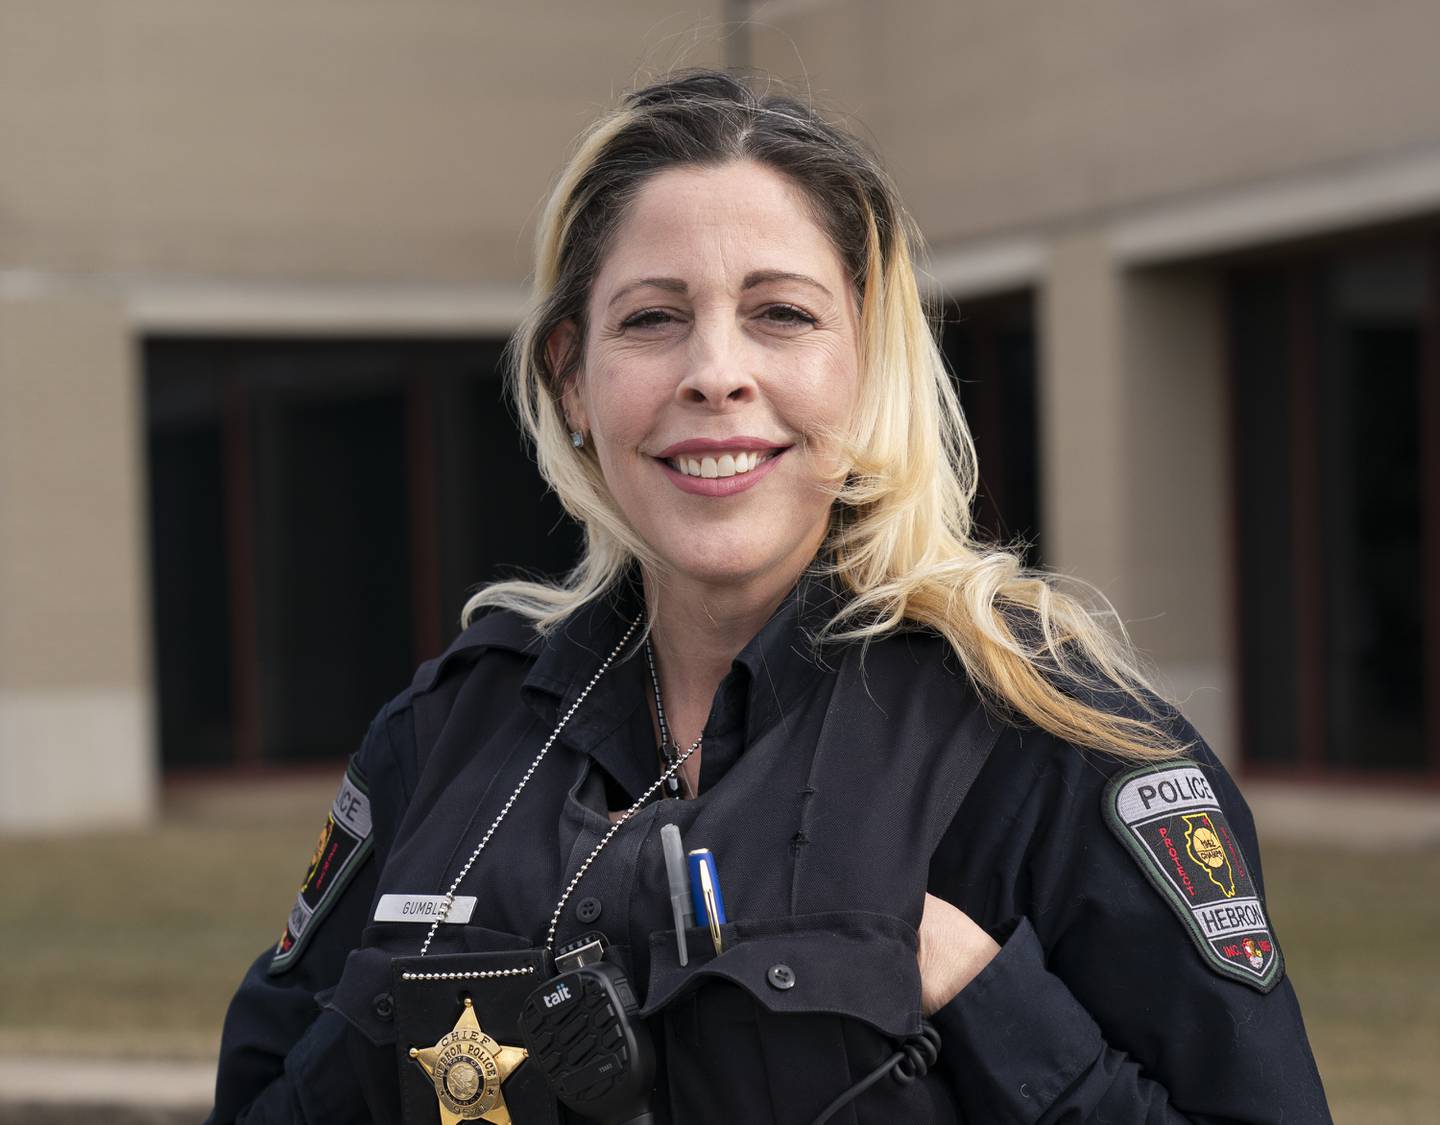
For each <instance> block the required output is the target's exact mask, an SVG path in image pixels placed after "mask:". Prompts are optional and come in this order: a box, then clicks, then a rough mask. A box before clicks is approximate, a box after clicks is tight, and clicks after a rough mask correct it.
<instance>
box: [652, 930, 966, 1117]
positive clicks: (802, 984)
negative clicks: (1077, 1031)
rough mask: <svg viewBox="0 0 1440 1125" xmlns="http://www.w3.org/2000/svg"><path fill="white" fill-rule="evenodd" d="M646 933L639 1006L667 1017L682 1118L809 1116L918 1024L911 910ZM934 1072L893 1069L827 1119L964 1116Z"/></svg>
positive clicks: (669, 1065) (673, 1094) (677, 1112)
mask: <svg viewBox="0 0 1440 1125" xmlns="http://www.w3.org/2000/svg"><path fill="white" fill-rule="evenodd" d="M721 933H722V937H723V941H724V952H723V953H720V954H719V955H716V954H715V952H714V948H713V946H712V944H711V940H710V932H709V930H708V929H703V928H692V929H690V930H688V931H686V938H687V948H688V951H689V964H688V966H686V967H684V968H682V967H681V966H680V963H679V956H678V953H677V950H676V942H675V933H674V931H673V930H671V931H662V932H660V933H656V934H653V935H652V936H651V943H650V975H649V982H648V983H649V987H648V989H647V991H646V1000H645V1005H644V1008H643V1009H642V1011H643V1014H645V1015H647V1016H659V1017H660V1024H661V1026H662V1027H663V1037H664V1050H665V1056H666V1062H665V1073H666V1075H667V1078H668V1083H669V1091H668V1093H669V1101H670V1106H671V1110H672V1113H673V1118H674V1120H675V1121H676V1122H687V1123H690V1122H697V1123H708V1122H717V1123H718V1122H722V1121H729V1122H733V1121H746V1122H757V1123H760V1122H766V1121H773V1122H775V1123H777V1125H808V1123H809V1122H811V1121H813V1120H814V1119H815V1118H816V1117H817V1116H818V1115H819V1114H820V1113H821V1111H822V1110H824V1109H825V1108H826V1106H828V1105H829V1104H830V1103H831V1102H832V1101H833V1100H834V1099H835V1098H836V1097H838V1096H839V1095H840V1094H841V1093H843V1092H844V1091H845V1090H847V1089H848V1088H849V1087H850V1086H851V1085H852V1084H853V1083H855V1082H858V1081H859V1080H861V1079H862V1078H864V1077H865V1076H866V1075H867V1074H868V1073H869V1072H870V1071H872V1070H873V1069H874V1068H875V1067H877V1066H879V1065H880V1064H882V1063H883V1062H884V1061H885V1060H886V1059H887V1058H889V1057H890V1055H891V1054H892V1053H893V1052H894V1050H895V1044H896V1043H897V1042H899V1041H900V1040H903V1039H904V1038H906V1037H907V1036H909V1035H912V1034H914V1033H916V1032H918V1031H919V1028H920V1014H921V1013H920V974H919V969H918V966H917V964H916V940H917V939H916V935H915V931H914V929H913V928H912V927H911V926H910V925H909V924H908V923H906V922H905V921H904V920H903V919H900V918H896V917H892V916H890V915H885V914H875V913H870V912H866V911H859V910H851V911H832V912H827V913H823V914H804V915H792V916H788V917H783V918H773V919H759V920H747V921H737V922H732V923H728V924H726V925H725V926H722V927H721ZM938 1082H939V1079H938V1076H934V1075H930V1076H927V1077H926V1078H924V1079H922V1080H920V1081H917V1082H915V1083H913V1084H910V1085H903V1086H902V1085H901V1084H899V1083H897V1082H895V1081H894V1080H893V1079H891V1078H886V1079H883V1080H882V1081H881V1082H880V1083H879V1084H877V1085H876V1086H875V1087H872V1088H871V1089H870V1090H868V1091H867V1092H865V1093H864V1094H862V1095H860V1097H859V1098H858V1099H856V1100H855V1101H854V1102H852V1103H851V1104H850V1105H849V1106H847V1107H845V1108H844V1109H842V1110H841V1111H840V1113H839V1114H837V1115H836V1116H835V1117H833V1118H831V1120H832V1121H834V1122H837V1123H841V1125H859V1123H862V1122H876V1123H880V1122H887V1123H888V1122H894V1121H933V1122H947V1121H955V1120H957V1118H956V1117H955V1115H954V1110H953V1109H952V1108H950V1107H951V1105H952V1104H953V1099H952V1098H950V1097H949V1096H948V1094H945V1093H944V1091H942V1090H941V1089H939V1087H938V1085H937V1083H938Z"/></svg>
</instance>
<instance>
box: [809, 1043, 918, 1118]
mask: <svg viewBox="0 0 1440 1125" xmlns="http://www.w3.org/2000/svg"><path fill="white" fill-rule="evenodd" d="M939 1057H940V1033H939V1032H938V1031H936V1030H935V1027H934V1025H933V1024H931V1022H930V1021H929V1020H923V1019H922V1020H921V1021H920V1032H919V1034H918V1035H912V1036H910V1038H908V1039H906V1040H905V1042H904V1043H902V1044H900V1049H899V1050H898V1051H896V1052H895V1053H894V1054H893V1055H891V1056H890V1057H889V1058H888V1059H886V1060H885V1061H884V1062H883V1063H881V1064H880V1065H879V1066H877V1067H876V1068H875V1069H874V1070H872V1071H871V1072H870V1073H869V1074H867V1075H866V1076H865V1077H864V1078H862V1079H860V1081H859V1082H857V1083H855V1085H853V1086H851V1087H850V1089H848V1090H846V1091H845V1092H844V1093H843V1094H841V1095H840V1096H839V1097H838V1098H836V1099H835V1100H834V1101H833V1102H831V1103H830V1104H829V1105H828V1106H826V1107H825V1109H824V1111H823V1112H822V1113H821V1114H820V1116H819V1117H817V1118H815V1120H814V1121H813V1122H811V1125H825V1122H827V1121H829V1120H830V1118H832V1117H834V1116H835V1115H836V1114H837V1113H839V1112H840V1111H841V1110H842V1109H844V1108H845V1107H846V1106H847V1105H849V1104H850V1103H851V1102H853V1101H854V1100H855V1099H856V1098H858V1097H859V1096H860V1095H861V1094H863V1093H864V1092H865V1091H866V1090H868V1089H870V1087H871V1086H873V1085H875V1083H877V1082H879V1081H880V1080H881V1079H882V1078H884V1077H885V1075H887V1074H894V1076H895V1081H896V1082H898V1083H899V1084H900V1085H902V1086H908V1085H910V1083H912V1082H914V1081H915V1080H916V1079H917V1078H923V1077H924V1076H925V1075H926V1073H927V1072H928V1071H929V1070H930V1068H931V1067H932V1066H934V1065H935V1060H936V1059H938V1058H939Z"/></svg>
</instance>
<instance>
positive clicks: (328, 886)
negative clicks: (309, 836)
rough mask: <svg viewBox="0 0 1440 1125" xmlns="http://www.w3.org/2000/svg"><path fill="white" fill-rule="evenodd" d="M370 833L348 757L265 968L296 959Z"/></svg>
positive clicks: (359, 779)
mask: <svg viewBox="0 0 1440 1125" xmlns="http://www.w3.org/2000/svg"><path fill="white" fill-rule="evenodd" d="M373 845H374V837H373V833H372V829H371V821H370V790H369V786H367V785H366V783H365V777H364V775H363V774H361V772H360V770H359V768H358V767H357V766H356V765H355V764H354V763H353V762H352V763H351V764H350V767H349V768H348V769H347V770H346V771H345V776H344V777H343V778H341V779H340V791H339V792H338V793H336V794H335V801H334V803H333V804H331V806H330V815H329V816H327V817H326V818H325V826H324V827H323V828H321V829H320V838H319V839H318V840H316V841H315V851H314V853H313V854H312V855H311V856H310V866H309V868H308V870H306V872H305V880H304V882H302V883H301V884H300V892H299V894H297V895H296V896H295V905H294V906H293V907H291V908H290V917H289V919H287V920H286V922H285V932H284V933H283V934H281V935H280V941H279V943H278V944H277V945H276V946H275V953H274V955H273V956H272V957H271V958H270V969H269V971H270V973H271V974H272V975H274V974H275V973H283V972H284V971H285V970H286V969H288V968H290V967H291V966H292V965H294V964H295V962H296V961H297V960H298V959H299V957H300V954H301V952H302V951H303V950H304V949H305V946H306V944H307V943H308V942H309V940H310V935H311V934H313V933H314V932H315V927H316V926H318V925H319V924H320V920H321V919H322V918H324V917H325V915H326V914H327V913H329V911H330V909H331V908H332V907H333V906H334V905H335V902H336V900H337V899H339V897H340V895H341V893H342V892H343V891H344V890H345V887H346V886H347V885H348V884H349V882H350V880H351V879H353V878H354V877H355V872H356V871H358V870H359V869H360V866H361V864H363V863H364V862H365V859H366V857H367V856H369V854H370V849H371V848H372V847H373Z"/></svg>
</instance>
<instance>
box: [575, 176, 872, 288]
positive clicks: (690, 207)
mask: <svg viewBox="0 0 1440 1125" xmlns="http://www.w3.org/2000/svg"><path fill="white" fill-rule="evenodd" d="M762 274H763V275H769V276H768V277H767V278H766V279H767V280H782V278H781V275H784V274H792V275H796V276H797V277H808V278H812V279H814V280H815V281H818V282H819V283H820V284H821V285H823V286H824V287H826V288H827V289H830V290H831V291H834V289H835V288H836V286H837V285H838V284H839V282H840V279H841V278H842V277H843V266H842V264H841V261H840V256H839V255H838V254H837V253H836V251H835V248H834V246H833V245H832V244H831V242H830V239H829V238H828V236H827V235H826V234H825V232H824V231H823V230H822V229H821V228H820V227H819V226H818V225H817V224H816V222H815V220H814V218H813V216H812V214H811V210H810V207H809V206H808V202H807V200H806V198H805V196H804V194H803V192H802V191H801V189H800V188H798V187H797V186H795V185H794V184H793V183H791V182H790V181H789V180H788V179H786V178H785V177H784V176H782V175H780V174H779V173H777V172H775V171H773V170H771V169H769V168H766V167H765V166H763V165H761V164H758V163H755V162H753V161H735V162H732V163H729V164H724V165H719V166H715V167H700V168H694V167H691V168H672V169H668V170H666V171H664V172H660V173H657V174H656V175H655V176H653V177H652V178H651V179H650V180H649V181H648V182H647V183H646V184H645V186H644V187H643V188H642V189H641V190H640V192H639V194H638V195H637V197H636V199H635V201H634V203H633V204H632V205H631V207H630V208H629V211H628V213H627V215H626V217H625V219H624V220H623V221H622V223H621V225H620V227H619V229H618V230H617V231H616V233H615V237H614V239H613V240H612V241H611V244H610V250H609V253H608V254H607V256H606V259H605V262H604V264H603V266H602V267H601V270H600V273H599V276H598V277H597V279H596V286H595V294H594V295H595V296H596V297H597V298H599V299H601V300H602V301H604V302H609V301H610V300H612V299H613V298H614V296H615V294H616V292H617V291H618V290H620V289H621V288H625V289H627V290H628V289H630V288H632V286H633V285H634V283H635V282H637V281H639V280H642V279H645V278H670V279H676V280H680V281H685V282H688V283H690V284H692V285H698V284H699V283H701V282H702V281H704V282H710V281H717V280H722V279H723V281H724V283H725V284H726V285H727V287H729V288H732V289H737V290H738V289H741V288H745V287H747V285H748V284H753V283H754V282H755V279H756V277H757V276H759V275H762ZM663 287H664V286H662V288H663ZM673 288H678V286H675V287H673Z"/></svg>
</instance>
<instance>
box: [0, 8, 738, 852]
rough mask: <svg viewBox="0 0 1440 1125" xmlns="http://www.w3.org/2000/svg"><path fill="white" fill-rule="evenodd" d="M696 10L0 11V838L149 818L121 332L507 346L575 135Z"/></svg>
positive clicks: (137, 406)
mask: <svg viewBox="0 0 1440 1125" xmlns="http://www.w3.org/2000/svg"><path fill="white" fill-rule="evenodd" d="M717 7H718V6H717V5H714V4H710V3H695V4H685V3H681V4H675V3H665V2H659V0H650V2H645V0H641V2H630V3H625V4H602V5H596V4H569V3H559V2H550V3H527V4H518V3H517V4H490V3H485V4H479V3H473V2H471V0H431V2H414V3H408V2H407V3H398V2H384V0H373V2H359V3H355V2H351V0H345V2H314V0H299V2H297V0H285V2H277V0H256V2H255V3H247V4H238V5H237V4H233V3H222V2H217V0H193V2H190V0H187V2H186V3H174V2H171V0H163V2H162V0H133V2H127V3H124V4H116V3H109V2H107V0H0V831H37V830H49V829H62V828H73V827H96V826H101V825H115V824H129V823H137V822H141V821H143V820H145V819H146V818H148V817H149V816H151V815H152V813H153V811H154V809H155V805H156V773H157V758H158V755H157V748H156V745H155V736H154V731H153V725H154V724H153V717H152V713H151V712H152V707H153V697H154V683H153V672H152V668H151V663H150V635H149V631H150V613H149V599H148V594H147V588H146V587H147V582H148V564H147V561H146V559H145V546H146V541H147V535H148V526H147V522H146V519H147V516H146V513H145V511H144V497H145V495H146V481H145V466H144V462H143V457H142V456H141V449H142V442H143V436H144V419H143V411H142V409H141V398H140V374H141V373H140V372H139V371H138V370H137V366H136V360H135V357H136V354H137V343H138V341H139V339H140V338H141V336H142V335H143V333H145V332H146V331H177V330H178V331H189V332H237V331H238V332H247V331H260V332H296V331H299V332H321V333H332V332H333V333H344V334H353V333H364V332H402V333H413V332H427V331H442V332H453V331H456V330H477V331H485V332H496V331H499V332H505V331H508V330H509V329H510V328H511V327H512V326H513V325H514V323H515V321H516V319H517V318H518V315H519V311H520V308H521V304H522V300H521V297H522V292H523V279H524V275H525V273H526V270H527V268H528V265H527V261H528V256H529V241H530V237H531V231H532V229H533V222H534V217H535V211H536V208H537V201H538V200H539V199H540V197H541V195H542V193H543V192H544V190H545V188H546V185H547V183H548V182H549V180H550V177H551V176H553V175H554V173H555V172H556V171H557V170H558V167H559V165H560V163H561V162H562V160H563V157H564V154H565V152H566V151H567V149H568V147H569V145H570V143H571V141H572V140H573V139H574V136H575V134H576V133H577V132H578V131H579V129H580V128H581V127H582V126H583V125H584V124H585V123H586V122H587V121H589V120H590V119H592V118H593V117H594V115H595V114H596V113H597V112H598V111H599V110H600V109H601V108H602V107H603V106H605V105H606V104H608V103H609V102H610V101H611V99H612V97H613V95H614V94H615V93H617V92H618V91H620V90H621V89H623V88H625V87H627V86H628V85H630V84H631V83H632V82H633V81H634V80H635V79H636V78H637V76H640V77H643V76H645V75H647V74H650V73H654V72H658V71H663V70H665V69H666V68H668V67H670V66H672V65H676V64H682V63H693V64H700V65H714V64H715V63H717V62H718V61H719V60H720V50H721V46H720V43H719V41H718V40H717V39H716V37H715V35H714V34H713V33H707V31H706V24H707V21H708V22H709V23H710V24H712V25H713V23H714V20H715V16H716V12H717ZM712 32H713V28H712Z"/></svg>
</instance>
